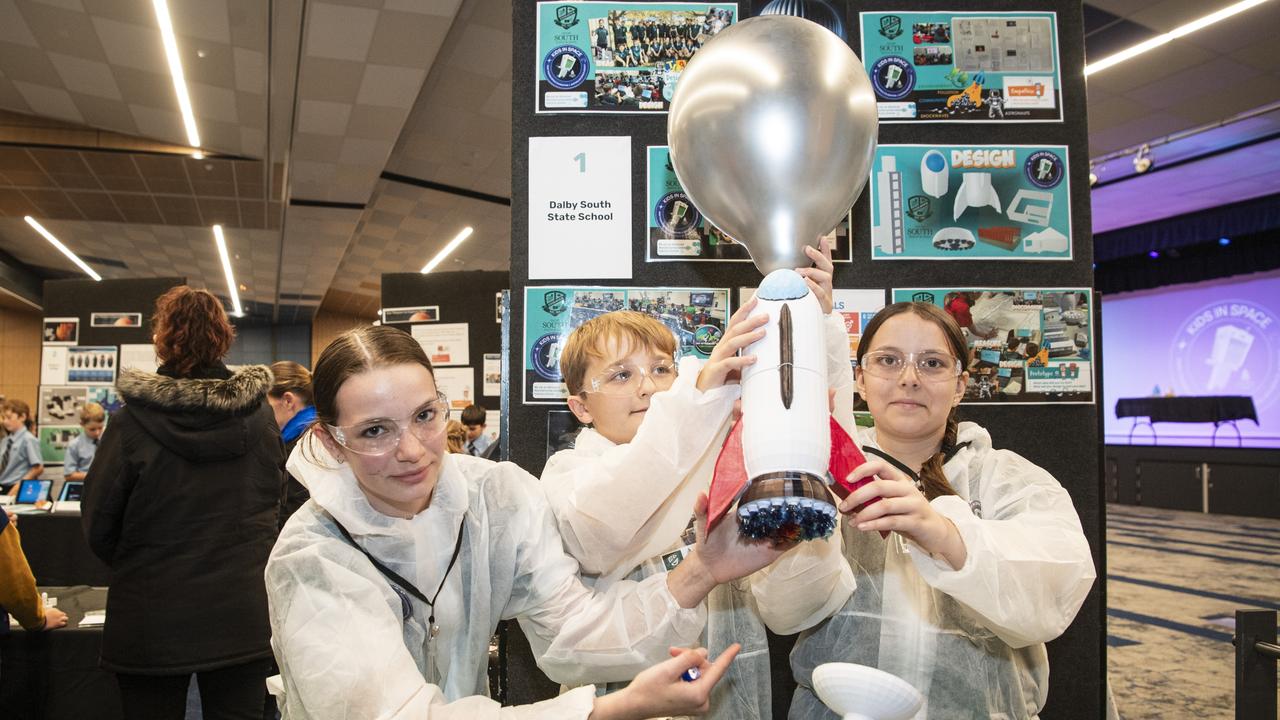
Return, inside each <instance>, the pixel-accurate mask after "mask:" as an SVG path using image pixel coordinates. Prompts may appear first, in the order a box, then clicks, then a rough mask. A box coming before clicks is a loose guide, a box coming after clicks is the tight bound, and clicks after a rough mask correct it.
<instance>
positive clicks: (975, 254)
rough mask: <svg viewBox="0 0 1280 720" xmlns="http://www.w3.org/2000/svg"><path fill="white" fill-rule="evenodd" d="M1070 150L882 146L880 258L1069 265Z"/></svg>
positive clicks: (877, 163)
mask: <svg viewBox="0 0 1280 720" xmlns="http://www.w3.org/2000/svg"><path fill="white" fill-rule="evenodd" d="M1067 167H1068V165H1067V148H1066V146H1064V145H1045V146H1035V145H881V146H880V147H878V148H876V155H875V160H874V164H873V165H872V169H871V257H872V258H873V259H875V260H903V259H927V260H981V261H991V260H1070V259H1071V181H1070V179H1069V178H1068V177H1067Z"/></svg>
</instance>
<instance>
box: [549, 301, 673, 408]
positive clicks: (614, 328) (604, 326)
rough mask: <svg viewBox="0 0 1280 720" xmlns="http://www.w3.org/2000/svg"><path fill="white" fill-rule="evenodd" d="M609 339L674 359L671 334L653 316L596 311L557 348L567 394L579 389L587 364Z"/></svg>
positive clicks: (584, 376)
mask: <svg viewBox="0 0 1280 720" xmlns="http://www.w3.org/2000/svg"><path fill="white" fill-rule="evenodd" d="M609 340H614V341H616V342H618V343H620V344H621V343H622V342H623V341H626V343H627V344H628V345H629V346H630V347H631V349H632V350H633V351H634V350H640V349H643V348H649V349H652V350H657V351H658V352H660V353H662V354H664V355H670V356H671V358H672V359H675V355H676V338H675V335H673V334H672V333H671V329H670V328H668V327H667V326H666V325H663V324H662V323H661V322H658V320H657V319H656V318H654V317H653V316H651V315H645V314H644V313H639V312H635V311H633V310H615V311H614V312H610V313H605V314H603V315H597V316H596V317H593V318H591V319H590V320H588V321H586V322H584V323H582V324H581V325H579V326H578V327H577V328H576V329H575V330H574V331H573V332H572V333H570V334H569V339H568V340H566V341H565V343H564V349H563V350H561V351H560V376H561V377H562V378H564V382H565V384H566V385H568V386H569V394H570V395H578V394H580V393H582V386H583V384H584V383H585V382H586V380H587V366H588V365H590V364H591V361H592V360H599V359H600V358H603V357H604V352H605V347H606V346H607V345H608V343H609Z"/></svg>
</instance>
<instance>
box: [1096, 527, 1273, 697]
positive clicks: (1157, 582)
mask: <svg viewBox="0 0 1280 720" xmlns="http://www.w3.org/2000/svg"><path fill="white" fill-rule="evenodd" d="M1107 605H1108V607H1107V616H1108V621H1107V644H1108V645H1109V648H1108V653H1107V659H1108V660H1107V662H1108V667H1109V669H1110V679H1111V688H1112V692H1113V693H1114V695H1115V701H1116V707H1117V709H1118V710H1119V713H1120V717H1121V718H1124V720H1139V719H1142V718H1152V719H1153V720H1154V719H1156V718H1160V719H1163V720H1173V719H1176V718H1222V719H1224V720H1229V719H1230V718H1234V717H1235V701H1234V696H1235V654H1234V653H1235V649H1234V647H1233V646H1232V644H1231V638H1232V635H1233V633H1234V629H1235V620H1234V619H1235V611H1236V610H1237V609H1241V610H1280V520H1267V519H1261V518H1244V517H1231V516H1225V515H1203V514H1200V513H1190V512H1178V511H1174V510H1159V509H1154V508H1141V507H1134V506H1129V505H1109V506H1107Z"/></svg>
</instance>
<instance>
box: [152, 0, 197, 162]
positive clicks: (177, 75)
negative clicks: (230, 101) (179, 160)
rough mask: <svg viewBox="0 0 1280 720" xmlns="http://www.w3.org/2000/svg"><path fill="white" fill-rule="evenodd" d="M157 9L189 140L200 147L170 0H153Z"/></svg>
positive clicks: (166, 55)
mask: <svg viewBox="0 0 1280 720" xmlns="http://www.w3.org/2000/svg"><path fill="white" fill-rule="evenodd" d="M151 4H152V5H153V6H154V7H155V10H156V22H157V23H159V25H160V38H161V40H163V41H164V54H165V57H166V58H168V60H169V74H170V75H172V76H173V91H174V92H175V93H177V95H178V110H180V111H181V112H182V122H183V124H184V125H186V126H187V142H188V143H189V144H190V145H191V147H193V148H198V147H200V131H199V130H198V129H197V128H196V114H195V111H193V110H192V109H191V95H190V94H189V93H188V92H187V79H186V76H185V75H184V74H183V72H182V57H181V56H179V55H178V39H177V37H176V36H175V35H174V34H173V20H172V18H170V17H169V3H168V0H152V1H151Z"/></svg>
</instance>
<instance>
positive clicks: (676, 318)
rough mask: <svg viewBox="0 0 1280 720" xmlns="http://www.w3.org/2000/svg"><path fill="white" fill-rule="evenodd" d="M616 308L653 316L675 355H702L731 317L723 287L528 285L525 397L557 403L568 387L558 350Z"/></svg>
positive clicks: (533, 402) (527, 400)
mask: <svg viewBox="0 0 1280 720" xmlns="http://www.w3.org/2000/svg"><path fill="white" fill-rule="evenodd" d="M614 310H634V311H636V312H642V313H645V314H648V315H652V316H653V317H655V318H657V319H658V320H659V321H660V322H661V323H662V324H663V325H666V326H667V328H669V329H670V330H671V334H672V335H674V336H675V338H676V358H677V359H679V358H682V357H684V356H686V355H693V356H695V357H698V358H702V359H704V360H705V359H706V358H708V357H710V356H711V351H712V349H714V348H715V346H716V343H717V342H719V341H720V337H721V336H722V335H723V334H724V328H725V325H726V323H727V322H728V320H729V290H728V289H727V288H640V287H548V286H543V287H527V288H525V291H524V353H523V354H524V368H523V372H522V379H523V385H524V391H523V392H524V395H523V397H524V402H525V404H526V405H537V404H541V405H561V404H563V403H564V399H565V398H566V397H568V394H569V390H568V388H567V387H566V386H565V384H564V381H563V380H562V379H561V377H560V351H561V349H563V347H564V342H565V340H566V339H568V337H569V333H571V332H573V329H574V328H576V327H578V326H579V325H581V324H582V323H584V322H586V321H587V320H590V319H591V318H593V317H596V316H598V315H603V314H605V313H607V312H612V311H614Z"/></svg>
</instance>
